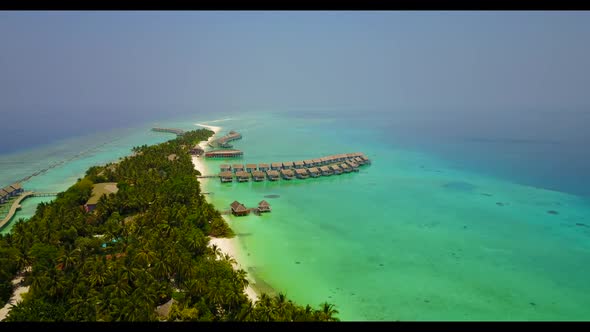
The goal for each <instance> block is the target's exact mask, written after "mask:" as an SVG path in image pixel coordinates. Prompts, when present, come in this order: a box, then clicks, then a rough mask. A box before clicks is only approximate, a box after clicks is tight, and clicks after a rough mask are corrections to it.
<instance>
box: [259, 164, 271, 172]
mask: <svg viewBox="0 0 590 332" xmlns="http://www.w3.org/2000/svg"><path fill="white" fill-rule="evenodd" d="M269 169H270V165H269V164H258V170H259V171H262V172H266V171H268V170H269Z"/></svg>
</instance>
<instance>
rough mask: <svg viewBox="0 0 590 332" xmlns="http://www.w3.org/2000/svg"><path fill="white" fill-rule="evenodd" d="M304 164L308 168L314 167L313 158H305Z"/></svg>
mask: <svg viewBox="0 0 590 332" xmlns="http://www.w3.org/2000/svg"><path fill="white" fill-rule="evenodd" d="M303 166H305V167H306V168H310V167H313V160H311V159H308V160H304V161H303Z"/></svg>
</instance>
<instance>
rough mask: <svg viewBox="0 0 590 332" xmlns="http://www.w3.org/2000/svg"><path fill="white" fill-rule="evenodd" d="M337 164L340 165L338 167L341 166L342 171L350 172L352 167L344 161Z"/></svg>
mask: <svg viewBox="0 0 590 332" xmlns="http://www.w3.org/2000/svg"><path fill="white" fill-rule="evenodd" d="M339 166H340V168H342V171H343V172H344V173H350V172H352V169H351V168H350V166H348V165H347V164H346V163H342V164H340V165H339Z"/></svg>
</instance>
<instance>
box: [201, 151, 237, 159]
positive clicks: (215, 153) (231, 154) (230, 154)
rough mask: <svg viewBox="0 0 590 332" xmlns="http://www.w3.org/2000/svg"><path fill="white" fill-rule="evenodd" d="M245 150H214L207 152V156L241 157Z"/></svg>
mask: <svg viewBox="0 0 590 332" xmlns="http://www.w3.org/2000/svg"><path fill="white" fill-rule="evenodd" d="M243 156H244V152H242V151H240V150H213V151H209V152H205V157H206V158H241V157H243Z"/></svg>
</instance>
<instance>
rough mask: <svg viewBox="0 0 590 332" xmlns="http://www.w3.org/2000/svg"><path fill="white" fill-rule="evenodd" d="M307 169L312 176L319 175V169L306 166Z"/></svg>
mask: <svg viewBox="0 0 590 332" xmlns="http://www.w3.org/2000/svg"><path fill="white" fill-rule="evenodd" d="M307 171H308V172H309V175H310V176H311V177H312V178H317V177H318V176H320V170H319V169H318V168H317V167H311V168H308V169H307Z"/></svg>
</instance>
